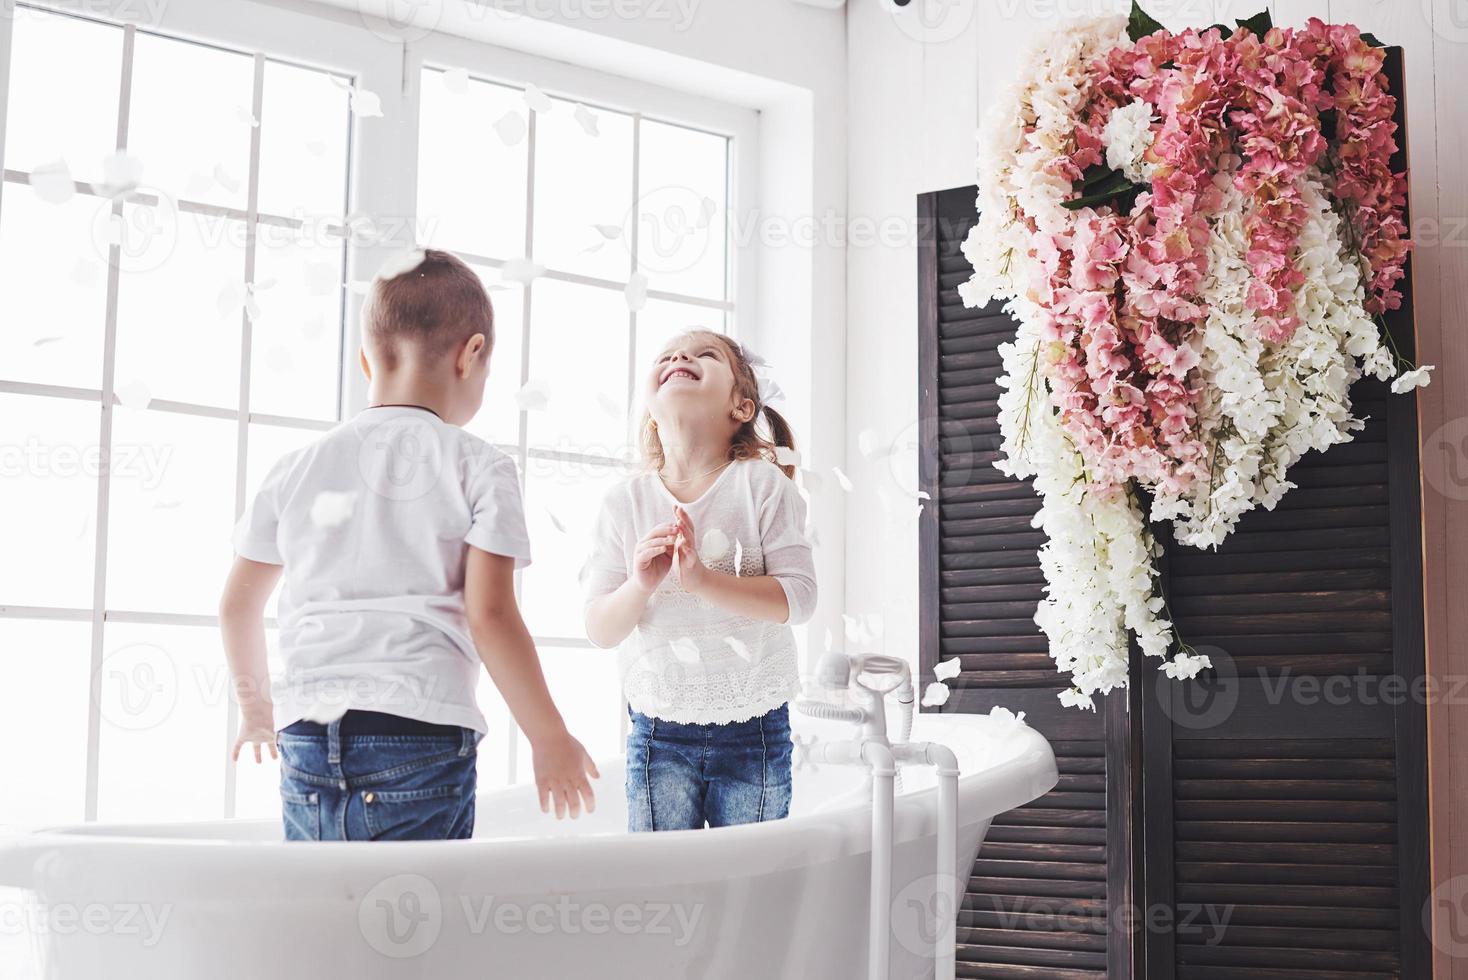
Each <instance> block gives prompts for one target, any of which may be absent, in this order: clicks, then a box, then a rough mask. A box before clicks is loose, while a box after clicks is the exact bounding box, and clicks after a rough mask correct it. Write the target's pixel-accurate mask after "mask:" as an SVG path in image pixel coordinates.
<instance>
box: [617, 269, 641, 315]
mask: <svg viewBox="0 0 1468 980" xmlns="http://www.w3.org/2000/svg"><path fill="white" fill-rule="evenodd" d="M622 295H623V296H625V297H626V299H627V309H629V310H631V311H632V312H633V313H637V312H640V311H641V310H642V308H643V307H644V306H646V305H647V276H644V275H643V274H642V273H640V272H634V273H632V277H631V278H630V279H628V280H627V288H626V289H624V290H622Z"/></svg>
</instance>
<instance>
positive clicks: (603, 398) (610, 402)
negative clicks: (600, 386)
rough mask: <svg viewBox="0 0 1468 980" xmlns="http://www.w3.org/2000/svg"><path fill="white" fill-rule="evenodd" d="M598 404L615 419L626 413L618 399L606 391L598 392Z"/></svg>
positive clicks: (598, 406)
mask: <svg viewBox="0 0 1468 980" xmlns="http://www.w3.org/2000/svg"><path fill="white" fill-rule="evenodd" d="M596 406H597V408H600V409H601V410H602V411H603V412H605V413H606V414H607V415H609V416H611V417H612V418H614V419H619V418H622V417H623V415H624V414H625V413H624V412H623V411H622V406H621V405H619V404H617V401H616V399H614V398H613V397H612V396H611V395H608V394H607V393H606V392H604V391H598V392H597V393H596Z"/></svg>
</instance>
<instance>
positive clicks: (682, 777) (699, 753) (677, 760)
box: [627, 705, 792, 832]
mask: <svg viewBox="0 0 1468 980" xmlns="http://www.w3.org/2000/svg"><path fill="white" fill-rule="evenodd" d="M629 714H630V715H631V716H632V730H631V732H630V733H628V735H627V829H628V830H630V831H633V832H638V831H648V830H692V829H698V828H701V827H703V826H705V825H707V826H710V827H729V826H732V825H734V824H742V823H759V822H761V821H764V820H780V819H783V818H784V817H786V816H788V815H789V813H790V762H791V755H792V744H791V739H790V707H789V705H781V706H780V707H778V708H776V709H774V710H773V711H770V712H768V713H767V714H763V715H760V716H759V717H758V718H751V719H749V720H748V721H737V722H732V723H730V724H727V725H685V724H680V723H678V722H672V721H664V720H663V719H661V718H652V717H649V716H647V715H644V714H642V713H641V712H638V711H629Z"/></svg>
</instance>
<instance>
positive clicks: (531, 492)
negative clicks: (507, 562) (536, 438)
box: [520, 457, 626, 639]
mask: <svg viewBox="0 0 1468 980" xmlns="http://www.w3.org/2000/svg"><path fill="white" fill-rule="evenodd" d="M625 475H626V473H625V471H624V470H622V469H621V468H620V467H615V466H596V465H590V464H586V463H570V462H563V461H560V460H551V459H536V458H534V457H531V459H530V460H529V461H528V462H527V463H526V465H525V522H526V524H528V525H529V529H530V553H531V556H532V559H533V560H532V561H531V563H530V567H529V568H527V569H525V573H524V583H523V586H524V587H523V589H522V590H521V599H520V606H521V613H522V614H523V615H524V617H525V624H526V625H527V626H529V627H530V632H531V633H534V634H535V635H536V636H560V637H576V638H578V639H579V638H582V637H584V636H585V635H586V633H585V629H584V627H583V625H582V622H581V602H580V599H579V597H580V595H581V565H582V563H583V562H585V560H586V552H587V548H588V546H589V543H590V542H591V532H592V528H593V527H594V526H595V523H596V516H597V512H598V510H599V508H600V505H601V499H602V497H603V496H605V495H606V492H607V491H608V490H609V489H611V487H612V485H613V484H615V483H616V482H617V481H619V480H621V479H622V478H623V477H624V476H625Z"/></svg>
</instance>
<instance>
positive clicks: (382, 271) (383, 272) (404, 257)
mask: <svg viewBox="0 0 1468 980" xmlns="http://www.w3.org/2000/svg"><path fill="white" fill-rule="evenodd" d="M425 258H427V255H425V254H424V252H423V249H421V248H407V249H403V250H402V251H401V252H396V253H394V254H393V255H389V256H388V257H387V258H386V259H384V260H383V262H382V265H381V266H380V267H379V268H378V270H377V278H378V279H381V280H384V281H385V280H388V279H396V278H397V277H398V276H401V275H403V274H404V273H408V272H412V271H413V270H414V269H416V268H418V267H419V266H420V265H422V264H423V260H424V259H425Z"/></svg>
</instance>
